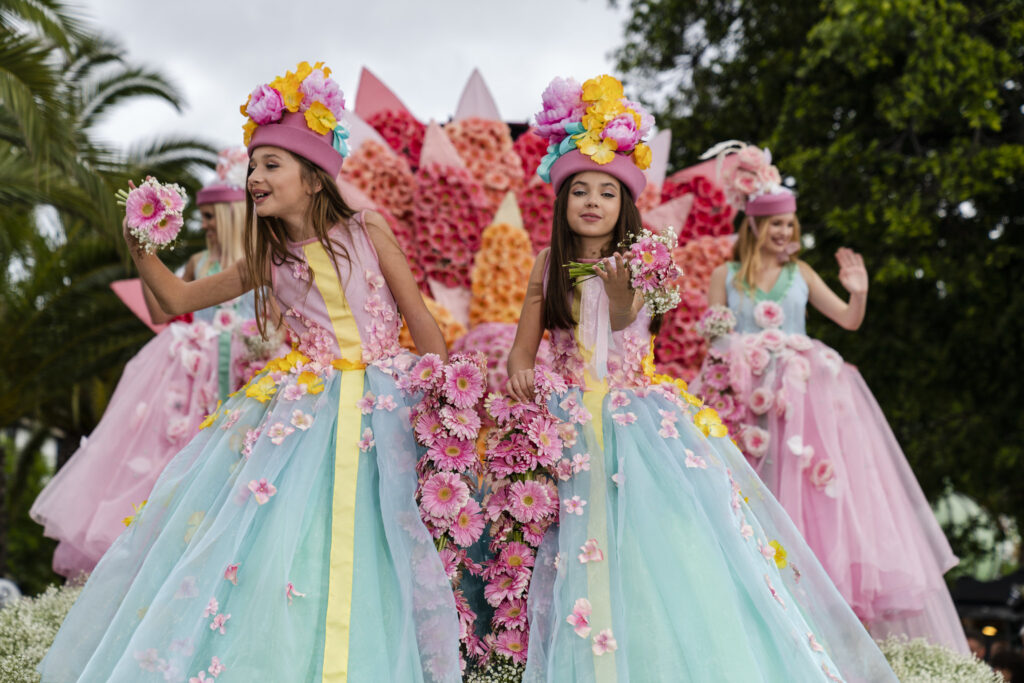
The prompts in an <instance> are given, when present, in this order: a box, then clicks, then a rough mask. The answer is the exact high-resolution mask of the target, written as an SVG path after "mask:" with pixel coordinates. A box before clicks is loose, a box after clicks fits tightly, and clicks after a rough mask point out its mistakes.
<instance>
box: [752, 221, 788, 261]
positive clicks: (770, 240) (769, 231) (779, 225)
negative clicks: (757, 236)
mask: <svg viewBox="0 0 1024 683" xmlns="http://www.w3.org/2000/svg"><path fill="white" fill-rule="evenodd" d="M760 225H761V227H760V228H759V229H760V230H762V231H764V236H763V237H762V238H761V240H760V242H761V250H762V251H763V252H764V253H765V254H766V255H768V256H771V257H775V256H777V255H779V254H783V253H785V251H786V247H787V246H788V245H789V243H790V242H792V241H793V235H794V234H795V232H796V214H795V213H780V214H776V215H774V216H768V218H766V219H765V220H764V221H763V222H761V224H760ZM773 260H774V259H773Z"/></svg>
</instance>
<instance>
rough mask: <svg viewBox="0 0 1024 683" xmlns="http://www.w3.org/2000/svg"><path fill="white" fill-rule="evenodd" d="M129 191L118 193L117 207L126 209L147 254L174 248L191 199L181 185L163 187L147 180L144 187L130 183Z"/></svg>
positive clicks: (155, 181) (131, 229) (163, 185)
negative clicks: (169, 247)
mask: <svg viewBox="0 0 1024 683" xmlns="http://www.w3.org/2000/svg"><path fill="white" fill-rule="evenodd" d="M128 187H129V188H130V189H129V190H118V191H117V194H115V195H114V196H115V197H117V203H118V204H119V205H120V206H123V207H124V208H125V215H126V218H127V221H128V229H129V230H130V231H131V233H132V235H134V236H135V239H137V240H138V241H139V244H141V245H142V248H143V249H145V250H146V252H148V253H150V254H152V253H153V252H155V251H156V250H157V249H164V248H166V247H168V246H169V245H171V244H172V243H173V242H174V240H175V239H177V237H178V233H179V232H181V227H182V226H183V225H184V224H185V219H184V217H183V215H182V214H183V212H184V210H185V204H186V203H187V202H188V195H186V194H185V190H184V189H182V187H181V186H180V185H175V184H174V183H161V182H159V181H158V180H157V179H156V178H154V177H152V176H146V179H145V180H144V181H142V184H140V185H138V186H136V185H135V183H133V182H130V181H129V183H128Z"/></svg>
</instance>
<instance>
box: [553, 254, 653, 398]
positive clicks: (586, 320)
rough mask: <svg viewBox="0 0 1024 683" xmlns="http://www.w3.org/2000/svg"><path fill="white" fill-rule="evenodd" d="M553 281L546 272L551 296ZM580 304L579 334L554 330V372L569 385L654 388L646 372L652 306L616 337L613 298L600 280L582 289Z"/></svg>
mask: <svg viewBox="0 0 1024 683" xmlns="http://www.w3.org/2000/svg"><path fill="white" fill-rule="evenodd" d="M549 268H550V264H549ZM547 280H548V278H547V273H545V276H544V285H545V292H546V290H547ZM574 299H575V301H574V305H573V313H574V315H575V317H576V320H577V324H576V327H575V329H572V330H567V329H557V330H551V356H552V358H551V364H552V369H553V370H555V372H557V373H559V374H560V375H562V376H563V377H564V378H565V379H566V381H567V382H569V383H571V384H576V385H580V386H588V385H590V384H593V383H595V382H600V381H601V380H602V379H607V382H608V386H609V387H612V388H623V389H624V388H636V387H643V386H647V385H648V384H650V378H649V377H648V376H646V375H645V374H644V367H643V365H644V358H646V357H647V355H648V354H649V353H650V351H651V332H650V325H651V316H650V313H649V311H648V310H647V306H646V305H645V306H644V307H643V308H642V309H640V312H639V313H638V314H637V316H636V320H634V321H633V322H632V323H630V325H629V326H628V327H626V328H625V329H623V330H619V331H618V332H612V327H611V320H610V317H609V310H608V295H607V294H605V291H604V283H603V282H602V281H601V280H600V279H599V278H596V277H594V278H590V279H589V280H586V281H585V282H583V283H582V284H580V285H579V286H577V288H576V294H575V297H574Z"/></svg>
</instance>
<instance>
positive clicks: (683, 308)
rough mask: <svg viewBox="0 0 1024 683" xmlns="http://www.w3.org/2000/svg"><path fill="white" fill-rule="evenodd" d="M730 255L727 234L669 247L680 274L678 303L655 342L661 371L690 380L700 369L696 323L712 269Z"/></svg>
mask: <svg viewBox="0 0 1024 683" xmlns="http://www.w3.org/2000/svg"><path fill="white" fill-rule="evenodd" d="M731 255H732V241H731V239H730V237H728V236H723V237H707V236H705V237H699V238H697V239H695V240H692V241H690V242H687V243H686V244H684V245H683V246H680V247H676V248H675V249H673V250H672V258H673V260H674V261H675V262H676V265H678V266H679V268H680V269H681V270H682V272H683V275H682V277H681V278H680V280H679V281H678V282H677V283H676V284H677V286H678V287H679V292H680V299H681V301H680V304H679V306H678V307H676V308H675V310H673V311H671V312H669V313H668V314H666V315H665V318H664V321H663V322H662V327H661V333H659V334H658V336H657V337H656V338H655V341H654V358H655V361H656V362H657V364H658V367H659V369H660V370H661V371H662V372H665V373H668V374H670V375H673V376H675V377H679V378H682V379H684V380H687V381H689V380H692V379H693V378H694V377H695V376H696V374H697V371H698V370H699V369H700V365H701V362H702V361H703V360H704V355H705V353H707V343H706V341H705V339H704V338H703V337H702V336H701V335H700V334H699V333H698V331H697V323H698V321H699V320H700V318H701V316H702V315H704V311H706V310H707V306H708V303H707V297H706V296H705V294H704V293H705V292H706V291H707V288H708V283H709V282H710V281H711V271H713V270H714V269H715V268H717V267H718V266H719V265H720V264H722V263H724V262H725V261H727V260H729V258H730V256H731Z"/></svg>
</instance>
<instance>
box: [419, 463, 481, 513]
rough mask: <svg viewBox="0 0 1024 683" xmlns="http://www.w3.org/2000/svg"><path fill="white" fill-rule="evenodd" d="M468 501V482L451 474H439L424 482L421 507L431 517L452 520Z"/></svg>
mask: <svg viewBox="0 0 1024 683" xmlns="http://www.w3.org/2000/svg"><path fill="white" fill-rule="evenodd" d="M468 500H469V487H468V486H466V482H464V481H462V479H460V478H459V476H458V475H456V474H452V473H451V472H438V473H437V474H434V475H433V476H431V477H430V478H429V479H427V481H426V482H424V484H423V489H422V492H421V500H420V505H421V506H422V507H423V510H424V511H425V512H426V513H427V514H428V515H430V516H431V517H438V518H440V519H452V518H453V517H455V515H456V514H458V512H459V510H461V509H462V508H463V507H465V505H466V501H468Z"/></svg>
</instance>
